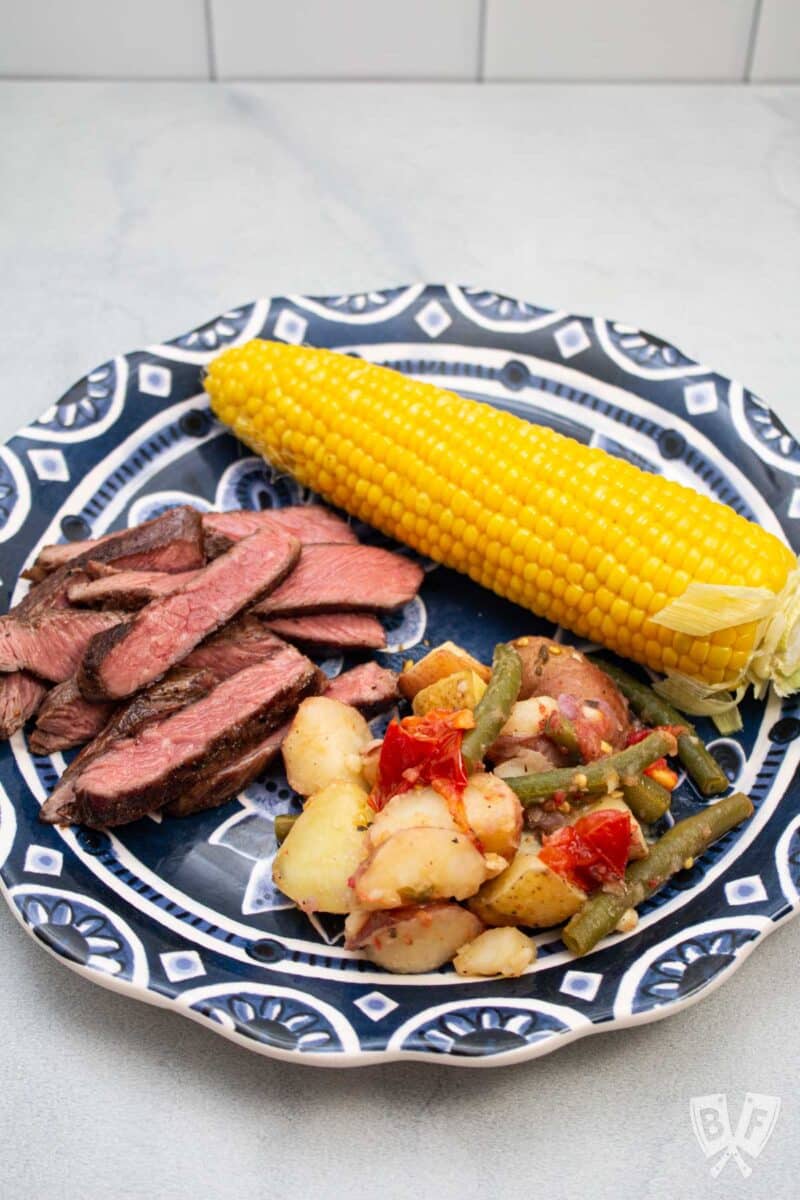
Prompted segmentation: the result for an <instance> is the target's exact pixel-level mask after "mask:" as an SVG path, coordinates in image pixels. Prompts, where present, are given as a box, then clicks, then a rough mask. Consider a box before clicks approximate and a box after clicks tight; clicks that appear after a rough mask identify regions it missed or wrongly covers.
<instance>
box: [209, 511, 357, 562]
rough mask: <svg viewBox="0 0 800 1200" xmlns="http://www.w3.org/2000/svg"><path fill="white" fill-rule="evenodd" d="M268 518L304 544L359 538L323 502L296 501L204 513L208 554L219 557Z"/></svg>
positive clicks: (255, 531)
mask: <svg viewBox="0 0 800 1200" xmlns="http://www.w3.org/2000/svg"><path fill="white" fill-rule="evenodd" d="M265 522H274V523H275V524H277V525H280V527H281V529H283V530H284V531H285V532H286V533H291V534H293V536H294V537H296V538H297V540H298V542H300V544H301V545H302V546H309V545H312V544H313V543H314V542H350V543H352V542H357V541H358V538H357V537H356V535H355V534H354V533H353V530H352V529H351V528H350V526H349V525H348V524H347V522H346V521H343V520H342V518H341V517H337V516H336V514H335V513H332V512H331V511H330V509H328V508H323V507H322V505H321V504H295V505H290V506H289V507H287V508H270V509H267V510H266V511H263V512H251V511H250V510H249V509H245V508H242V509H238V510H236V511H234V512H222V513H204V514H203V537H204V540H205V549H206V555H207V556H208V558H216V557H217V555H218V554H222V553H223V552H224V551H225V550H228V549H230V547H231V546H232V545H233V543H234V542H240V541H241V540H242V538H244V537H249V535H250V534H251V533H257V532H258V530H259V529H261V528H263V526H264V523H265Z"/></svg>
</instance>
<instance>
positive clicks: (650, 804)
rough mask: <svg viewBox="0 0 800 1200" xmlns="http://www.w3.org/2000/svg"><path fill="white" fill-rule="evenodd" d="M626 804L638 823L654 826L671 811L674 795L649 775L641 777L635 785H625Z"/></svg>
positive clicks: (623, 789)
mask: <svg viewBox="0 0 800 1200" xmlns="http://www.w3.org/2000/svg"><path fill="white" fill-rule="evenodd" d="M622 795H623V796H624V797H625V803H626V804H627V806H628V808H629V809H630V810H631V812H632V813H633V815H634V816H635V817H636V820H637V821H644V822H645V823H646V824H647V825H652V824H653V822H654V821H658V820H659V819H660V818H661V817H663V815H664V813H665V812H666V811H667V810H668V809H669V806H670V802H671V800H672V793H671V792H670V791H669V789H668V788H665V787H662V786H661V784H660V783H657V782H656V780H655V779H651V778H650V776H649V775H640V776H639V778H638V779H636V780H634V782H633V783H626V784H623V787H622Z"/></svg>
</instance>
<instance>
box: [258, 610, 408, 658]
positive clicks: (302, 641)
mask: <svg viewBox="0 0 800 1200" xmlns="http://www.w3.org/2000/svg"><path fill="white" fill-rule="evenodd" d="M269 628H270V629H271V630H272V631H273V633H277V634H278V636H279V637H282V638H286V641H287V642H297V643H298V644H299V645H301V646H305V647H307V648H308V649H314V650H382V649H383V647H384V646H385V645H386V633H385V631H384V628H383V626H382V625H381V623H380V621H379V620H378V618H377V617H373V616H372V614H371V613H315V614H314V615H313V616H310V617H275V618H274V619H273V620H271V621H270V622H269Z"/></svg>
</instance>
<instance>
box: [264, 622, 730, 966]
mask: <svg viewBox="0 0 800 1200" xmlns="http://www.w3.org/2000/svg"><path fill="white" fill-rule="evenodd" d="M400 692H401V694H402V696H403V697H404V699H405V701H407V703H408V704H409V706H410V711H409V712H408V714H407V715H404V716H400V715H398V716H396V717H394V718H393V719H392V720H391V721H390V723H389V725H388V727H387V729H386V732H385V734H384V737H383V738H382V739H380V740H375V739H374V738H373V737H372V734H371V733H370V729H369V726H368V724H367V722H366V720H365V719H364V717H363V716H362V715H361V714H360V713H359V712H358V711H357V710H356V709H355V708H351V707H350V706H348V705H346V704H343V703H341V702H339V701H337V700H335V699H331V698H330V697H326V696H324V695H323V696H314V697H311V698H309V699H306V700H304V701H303V703H302V704H301V705H300V707H299V709H298V711H297V714H296V716H295V718H294V720H293V722H292V725H291V728H290V730H289V733H288V735H287V736H286V738H285V740H284V743H283V757H284V762H285V767H286V774H287V778H288V781H289V783H290V785H291V787H292V788H293V789H294V791H295V792H297V793H298V795H300V796H301V797H303V798H304V806H303V810H302V812H301V813H300V814H299V815H297V816H295V815H289V814H286V815H283V816H279V817H278V818H277V819H276V833H277V836H278V838H279V840H280V841H281V845H280V848H279V850H278V853H277V856H276V858H275V863H274V868H273V874H274V880H275V883H276V885H277V886H278V887H279V888H280V889H281V891H282V892H284V893H285V895H287V896H288V897H289V898H290V899H291V900H293V901H294V902H295V904H297V905H298V907H299V908H300V909H302V910H303V911H304V912H306V913H315V912H324V913H338V914H341V915H343V916H344V917H345V923H344V928H345V938H346V945H347V947H348V948H349V949H351V950H356V951H360V952H361V953H362V954H363V955H364V956H365V958H367V959H369V960H370V961H372V962H373V963H375V964H376V965H378V966H380V967H383V968H385V969H386V970H388V971H392V972H398V973H406V974H407V973H413V974H416V973H423V972H427V971H432V970H436V969H438V968H441V967H443V966H444V965H445V964H447V963H451V962H452V964H453V968H454V969H455V970H456V971H457V972H458V973H459V974H460V975H464V976H473V977H483V976H493V975H505V976H515V975H520V974H522V973H523V972H525V971H526V970H528V969H529V968H531V967H532V966H533V964H534V963H535V959H536V946H535V943H534V941H533V940H532V938H531V936H530V931H535V930H540V929H546V928H550V927H552V926H561V925H563V926H564V928H563V930H562V933H561V936H562V938H563V940H564V943H565V945H566V946H567V948H568V949H569V950H570V951H572V953H574V954H586V953H588V952H589V951H590V950H592V949H593V948H594V947H595V946H596V945H597V943H598V942H599V941H600V940H601V939H602V938H604V937H606V936H607V935H608V934H611V933H613V932H615V931H618V932H621V933H631V932H632V931H633V930H634V929H635V926H636V923H637V914H636V909H637V906H638V905H640V904H641V903H642V901H643V900H644V899H646V898H647V897H648V896H650V895H652V893H653V892H655V891H656V890H657V889H658V888H659V887H660V886H661V885H662V884H663V883H664V882H665V881H666V880H667V879H669V878H670V877H671V876H672V875H674V874H675V873H676V872H678V871H680V870H682V869H684V867H685V866H687V865H691V862H692V861H693V860H694V858H695V857H696V856H697V855H698V854H700V853H702V851H703V850H704V849H705V848H706V847H707V846H708V845H709V844H710V843H711V842H712V841H714V840H716V839H717V838H718V837H720V836H722V835H723V834H724V833H726V832H727V831H728V830H730V829H731V828H733V827H734V826H736V825H737V824H739V823H740V822H741V821H742V820H744V819H746V817H748V816H749V815H750V813H751V812H752V806H751V804H750V801H749V800H748V799H747V797H745V796H742V795H739V794H737V795H732V796H726V797H724V798H723V799H721V800H718V801H716V802H715V803H713V804H708V803H704V804H703V805H702V807H701V808H700V809H699V811H698V812H697V813H694V814H692V815H691V816H689V817H687V818H685V819H684V820H682V821H680V822H678V823H677V824H673V825H672V826H671V827H670V828H669V829H667V830H666V832H665V833H663V834H662V836H661V837H660V838H657V839H654V838H653V834H654V832H655V829H654V827H655V826H657V825H658V823H659V822H660V821H661V819H662V818H663V817H664V816H665V814H667V813H668V811H669V808H670V802H671V796H672V792H673V790H674V789H675V787H676V786H677V784H678V782H679V774H678V770H677V769H676V766H680V767H682V769H683V770H684V771H685V772H686V773H687V774H688V775H689V776H690V778H691V779H692V780H693V781H694V783H695V786H696V788H697V789H698V791H699V792H700V793H701V795H703V796H704V797H707V796H716V795H719V794H720V793H721V792H723V791H726V790H727V789H728V781H727V778H726V777H725V775H724V774H723V772H722V771H721V769H720V767H719V765H718V764H717V762H716V761H715V759H714V758H713V757H712V755H711V754H710V753H709V751H708V750H707V749H706V747H705V746H704V745H703V743H702V741H701V740H700V738H699V737H698V736H697V734H696V732H695V731H694V729H693V728H692V727H691V726H690V725H689V723H688V722H687V721H686V719H685V718H684V717H682V716H681V714H680V713H678V712H677V711H676V710H675V709H673V708H671V707H670V706H669V705H668V704H666V702H664V701H663V700H661V699H660V698H659V697H658V696H656V695H655V693H654V692H652V691H651V690H650V689H649V687H647V686H646V685H645V684H643V683H641V682H639V681H638V680H637V679H635V678H633V677H632V676H630V675H628V674H627V673H626V672H625V671H623V670H621V669H620V668H619V667H618V666H616V665H614V664H611V663H605V662H595V661H593V660H592V659H590V658H588V657H586V656H585V655H583V654H581V653H579V652H578V651H577V650H576V649H574V648H573V647H570V646H566V645H563V644H560V643H557V642H554V641H552V640H549V639H546V638H541V637H522V638H519V639H517V640H516V641H514V642H511V643H507V644H505V643H504V644H501V645H499V646H497V648H496V650H495V654H494V658H493V662H492V666H491V667H489V666H487V665H486V664H484V663H481V662H479V661H478V660H477V659H476V658H474V657H473V656H472V655H470V654H469V653H467V652H466V651H465V650H463V649H462V648H461V647H459V646H456V645H454V644H453V643H445V644H444V645H442V646H438V647H436V648H435V649H433V650H431V651H430V652H429V653H428V654H426V655H425V657H424V658H422V659H421V660H420V661H418V662H416V663H409V664H407V666H406V669H405V670H404V671H403V673H402V674H401V676H400ZM670 760H678V762H676V763H671V761H670Z"/></svg>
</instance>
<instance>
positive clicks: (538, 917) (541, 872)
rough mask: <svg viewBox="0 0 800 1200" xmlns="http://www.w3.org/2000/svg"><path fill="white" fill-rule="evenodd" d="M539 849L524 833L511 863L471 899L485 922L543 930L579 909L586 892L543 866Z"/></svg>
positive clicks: (470, 904) (473, 908) (532, 838)
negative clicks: (526, 926)
mask: <svg viewBox="0 0 800 1200" xmlns="http://www.w3.org/2000/svg"><path fill="white" fill-rule="evenodd" d="M538 851H539V843H538V841H537V840H536V838H534V837H533V836H532V835H531V834H523V835H522V838H521V839H520V848H519V851H518V852H517V856H516V858H515V859H514V861H513V862H512V863H511V865H510V866H508V867H507V868H506V869H505V871H503V872H502V874H500V875H498V876H497V878H496V879H492V880H491V881H490V882H489V883H486V884H484V886H483V887H482V888H481V890H480V891H479V892H478V894H477V896H473V898H472V899H471V900H470V902H469V907H470V908H471V909H472V911H473V912H474V913H476V914H477V916H479V917H480V919H481V920H482V921H483V923H484V925H529V926H531V927H532V928H534V929H546V928H547V927H548V926H550V925H559V924H560V923H561V922H562V921H566V920H567V919H568V918H569V917H571V916H572V914H573V913H575V912H577V911H578V909H579V908H580V906H581V905H582V904H583V902H584V900H585V899H586V894H585V893H584V892H582V891H581V890H580V889H579V888H576V887H573V886H572V884H571V883H568V882H567V880H566V879H562V878H561V876H560V875H556V873H555V872H554V871H551V870H550V868H549V867H548V866H545V864H544V863H543V862H542V860H541V859H540V858H539V854H538Z"/></svg>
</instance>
